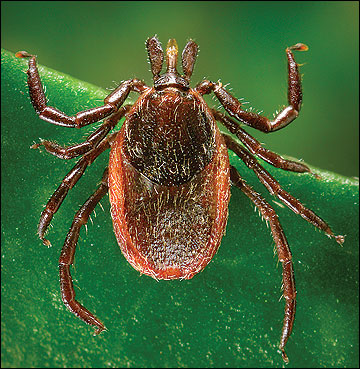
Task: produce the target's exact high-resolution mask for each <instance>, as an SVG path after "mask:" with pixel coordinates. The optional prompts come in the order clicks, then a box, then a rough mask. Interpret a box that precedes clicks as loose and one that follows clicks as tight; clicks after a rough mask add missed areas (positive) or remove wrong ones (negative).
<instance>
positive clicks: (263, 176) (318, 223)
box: [223, 134, 344, 245]
mask: <svg viewBox="0 0 360 369" xmlns="http://www.w3.org/2000/svg"><path fill="white" fill-rule="evenodd" d="M223 137H224V139H225V143H226V146H227V147H228V148H229V149H230V150H231V151H233V152H234V153H235V154H236V155H237V156H238V157H239V158H240V159H242V160H243V162H244V163H245V164H246V166H247V167H248V168H250V169H252V170H253V171H254V172H255V174H256V175H257V177H258V178H259V180H260V182H261V183H262V184H263V185H264V186H265V187H266V188H267V190H268V191H269V192H270V193H271V194H272V195H275V196H276V197H277V198H278V199H279V200H281V201H282V202H283V203H284V204H285V205H286V206H287V207H288V208H289V209H291V210H292V211H293V212H294V213H296V214H300V215H301V217H302V218H304V219H305V220H307V221H308V222H309V223H311V224H313V225H314V226H315V227H317V228H319V229H321V230H322V231H324V232H325V233H326V234H327V235H328V236H329V237H334V238H335V240H336V242H338V243H339V244H340V245H341V244H342V243H343V242H344V237H343V236H340V235H339V236H335V235H334V233H333V231H332V230H331V229H330V227H329V225H328V224H327V223H326V222H325V221H324V220H322V219H321V218H320V217H319V216H317V215H316V214H315V213H314V212H313V211H312V210H310V209H308V208H306V207H305V206H304V205H303V204H302V203H301V202H300V201H299V200H297V199H296V198H295V197H293V196H291V195H290V194H289V193H288V192H286V191H285V190H283V189H282V188H281V186H280V184H279V183H278V182H277V181H276V180H275V178H274V177H272V176H271V175H270V174H269V172H267V171H266V170H265V169H264V168H263V167H262V166H261V165H260V164H259V163H258V162H257V160H256V159H255V157H254V156H253V155H252V154H250V153H249V152H248V151H247V150H246V149H244V148H243V147H242V146H241V145H240V144H238V143H237V142H236V141H235V140H234V139H233V138H232V137H231V136H229V135H226V134H223Z"/></svg>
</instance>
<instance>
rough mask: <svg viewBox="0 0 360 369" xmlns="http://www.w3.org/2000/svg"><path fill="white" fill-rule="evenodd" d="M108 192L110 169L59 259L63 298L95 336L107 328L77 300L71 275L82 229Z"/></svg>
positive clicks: (77, 217) (78, 215) (81, 213)
mask: <svg viewBox="0 0 360 369" xmlns="http://www.w3.org/2000/svg"><path fill="white" fill-rule="evenodd" d="M107 192H108V168H106V169H105V172H104V174H103V177H102V180H101V184H100V186H99V188H98V189H97V190H96V191H95V193H94V194H93V195H91V196H90V197H89V198H88V200H87V201H86V202H85V203H84V205H83V206H82V207H81V208H80V210H79V211H78V212H77V213H76V215H75V218H74V221H73V223H72V225H71V228H70V230H69V233H68V235H67V237H66V239H65V243H64V246H63V248H62V250H61V254H60V259H59V270H60V288H61V297H62V300H63V302H64V304H65V306H66V307H67V308H68V309H69V310H70V311H71V312H72V313H73V314H75V315H76V316H77V317H79V318H80V319H81V320H83V321H84V322H85V323H87V324H90V325H93V326H95V327H97V329H96V330H95V334H99V333H100V332H101V331H103V330H105V329H106V328H105V326H104V325H103V323H101V321H100V320H99V319H98V318H96V317H95V316H94V315H93V314H92V313H91V312H90V311H89V310H87V309H86V308H85V307H84V306H82V305H81V304H80V303H79V302H77V301H76V300H75V291H74V287H73V282H72V277H71V274H70V265H72V264H73V262H74V255H75V249H76V245H77V241H78V238H79V234H80V229H81V227H82V226H83V225H84V224H86V223H87V221H88V219H89V215H90V214H91V212H92V211H93V210H94V208H95V206H96V205H97V204H98V202H99V201H100V200H101V199H102V198H103V197H104V196H105V195H106V193H107Z"/></svg>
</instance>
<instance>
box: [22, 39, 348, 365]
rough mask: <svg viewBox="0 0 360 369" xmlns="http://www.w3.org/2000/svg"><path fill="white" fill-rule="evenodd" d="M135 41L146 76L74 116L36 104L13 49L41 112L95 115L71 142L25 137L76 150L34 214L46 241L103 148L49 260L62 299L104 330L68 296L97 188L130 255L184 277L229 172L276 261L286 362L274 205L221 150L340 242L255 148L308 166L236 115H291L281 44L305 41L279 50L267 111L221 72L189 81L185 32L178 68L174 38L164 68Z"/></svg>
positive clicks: (283, 119)
mask: <svg viewBox="0 0 360 369" xmlns="http://www.w3.org/2000/svg"><path fill="white" fill-rule="evenodd" d="M146 47H147V51H148V55H149V59H150V64H151V71H152V74H153V79H154V85H153V86H152V87H149V86H147V85H146V84H145V83H144V82H142V81H139V80H137V79H132V80H128V81H125V82H123V83H121V84H120V86H119V87H118V88H116V89H115V90H114V91H113V92H112V93H111V94H110V95H109V96H107V97H106V98H105V99H104V105H102V106H100V107H98V108H93V109H89V110H86V111H83V112H80V113H77V114H76V115H74V116H68V115H66V114H65V113H63V112H61V111H59V110H57V109H55V108H53V107H50V106H48V105H47V101H46V97H45V94H44V91H43V88H42V85H41V81H40V76H39V74H38V71H37V66H36V57H35V56H33V55H31V54H28V53H27V52H25V51H21V52H18V53H17V54H16V56H17V57H27V58H30V59H29V69H28V72H27V74H28V86H29V93H30V98H31V102H32V104H33V106H34V109H35V111H36V112H37V114H38V115H39V117H40V118H41V119H43V120H45V121H47V122H49V123H52V124H56V125H61V126H64V127H69V128H74V127H77V128H81V127H83V126H86V125H88V124H91V123H94V122H97V121H100V120H103V123H102V125H101V126H100V127H99V128H98V129H97V130H96V131H95V132H94V133H92V134H91V135H90V136H89V137H88V138H87V139H86V141H84V142H82V143H80V144H77V145H73V146H68V147H61V146H59V145H57V144H56V143H54V142H51V141H41V142H40V143H39V144H35V145H33V146H32V147H33V148H38V147H39V146H44V147H45V149H46V150H47V151H48V152H50V153H51V154H53V155H56V156H58V157H59V158H62V159H71V158H74V157H80V159H79V160H78V162H77V163H76V165H75V166H74V167H73V168H72V170H71V171H70V172H69V173H68V174H67V175H66V176H65V177H64V179H63V180H62V182H61V184H60V186H59V187H58V188H57V190H56V191H55V192H54V194H53V195H52V197H51V198H50V200H49V201H48V203H47V205H46V207H45V209H44V211H43V212H42V214H41V217H40V222H39V227H38V234H39V237H40V238H41V239H42V240H43V243H44V244H45V245H47V246H49V245H50V242H49V241H48V240H47V239H46V238H45V233H46V230H47V228H48V226H49V224H50V222H51V220H52V217H53V215H54V214H55V213H56V211H57V210H58V208H59V207H60V205H61V203H62V202H63V200H64V199H65V197H66V195H67V194H68V192H69V190H70V189H71V188H72V187H73V186H74V185H75V184H76V183H77V181H78V180H79V179H80V177H81V176H82V174H83V173H84V171H85V170H86V168H87V166H88V165H89V164H91V163H92V162H93V161H94V160H95V159H96V158H97V157H98V156H99V155H100V154H101V153H103V152H104V151H105V150H107V149H110V148H111V152H110V160H109V166H108V168H106V169H105V171H104V175H103V178H102V181H101V184H100V185H99V187H98V189H97V190H96V191H95V192H94V193H93V194H92V195H91V196H90V197H89V198H88V200H87V201H86V202H85V203H84V204H83V206H82V207H81V208H80V209H79V211H78V212H77V213H76V215H75V217H74V221H73V223H72V225H71V227H70V230H69V232H68V235H67V237H66V239H65V242H64V246H63V248H62V251H61V255H60V259H59V271H60V285H61V295H62V299H63V302H64V304H65V305H66V307H67V308H68V309H69V310H70V311H71V312H72V313H74V314H75V315H76V316H78V317H79V318H80V319H81V320H83V321H84V322H85V323H87V324H90V325H93V326H94V327H95V329H96V333H100V332H101V331H103V330H104V329H106V328H105V326H104V325H103V323H102V322H101V321H100V320H99V319H98V318H97V317H96V316H94V315H93V314H92V313H91V312H90V311H89V310H87V309H86V308H85V307H84V306H82V305H81V304H80V303H79V302H78V301H77V300H76V298H75V291H74V288H73V283H72V277H71V274H70V266H71V265H72V264H73V261H74V254H75V249H76V245H77V241H78V238H79V233H80V229H81V227H82V226H83V225H84V224H86V222H87V220H88V218H89V215H90V214H91V212H92V211H93V209H94V208H95V206H96V205H97V203H98V202H99V201H100V200H101V198H102V197H104V196H105V195H106V193H107V192H109V197H110V203H111V216H112V219H113V225H114V232H115V235H116V238H117V241H118V243H119V246H120V248H121V250H122V253H123V254H124V256H125V257H126V259H127V260H128V261H129V263H130V264H131V265H132V266H133V267H134V268H135V269H136V270H138V271H140V272H141V273H143V274H146V275H149V276H151V277H153V278H155V279H179V278H180V279H190V278H192V277H193V276H194V275H195V274H197V273H198V272H200V271H201V270H202V269H204V268H205V266H206V265H207V264H208V263H209V262H210V260H211V259H212V258H213V256H214V254H215V253H216V251H217V250H218V248H219V246H220V243H221V240H222V237H223V234H224V231H225V227H226V221H227V216H228V203H229V197H230V183H231V184H233V185H234V186H236V187H238V188H239V189H240V190H241V191H242V192H243V193H244V194H245V195H246V196H247V197H248V198H249V199H250V200H251V201H252V202H253V204H254V205H255V206H256V207H257V208H258V209H259V211H260V213H261V214H262V216H263V217H264V218H265V220H266V221H267V222H268V223H269V225H270V228H271V233H272V236H273V239H274V241H275V245H276V250H277V255H278V258H279V261H280V262H281V265H282V275H283V296H284V300H285V313H284V321H283V328H282V333H281V338H280V345H279V348H280V350H281V353H282V357H283V359H284V361H285V362H288V357H287V355H286V353H285V345H286V343H287V341H288V338H289V337H290V334H291V331H292V327H293V323H294V318H295V306H296V289H295V278H294V270H293V262H292V255H291V251H290V248H289V245H288V243H287V240H286V237H285V234H284V232H283V230H282V227H281V225H280V222H279V220H278V217H277V215H276V213H275V211H274V209H273V208H272V207H271V206H270V204H269V203H268V202H266V200H265V199H264V198H263V197H262V196H261V195H260V194H259V193H257V192H255V191H254V190H253V189H252V188H251V187H250V186H249V185H248V184H247V183H246V181H245V180H244V179H243V178H242V177H241V176H240V174H239V173H238V171H237V170H236V169H235V168H234V167H232V166H230V164H229V157H228V149H230V150H232V151H233V152H235V153H236V154H237V156H238V157H239V158H240V159H241V160H243V161H244V163H245V164H246V165H247V166H248V168H249V169H251V170H253V171H254V172H255V174H256V175H257V176H258V178H259V180H260V181H261V182H262V183H263V184H264V186H265V187H266V189H267V190H268V191H269V192H270V193H271V194H273V195H274V196H276V197H277V198H278V199H279V200H280V201H282V202H283V203H284V204H285V205H286V206H288V207H289V208H290V209H291V210H292V211H294V212H295V213H297V214H299V215H301V216H302V217H303V218H304V219H305V220H307V221H308V222H310V223H311V224H313V225H314V226H315V227H317V228H319V229H321V230H322V231H324V232H325V233H326V234H327V235H328V236H329V237H333V238H335V239H336V241H337V242H338V243H340V244H341V243H343V241H344V238H343V237H342V236H335V235H334V233H333V232H332V230H331V229H330V227H329V226H328V225H327V223H326V222H325V221H324V220H322V219H321V218H320V217H319V216H317V215H316V214H315V213H314V212H312V211H311V210H310V209H308V208H306V207H305V206H304V205H303V204H302V203H301V202H300V201H299V200H297V199H296V198H294V197H293V196H291V195H290V194H289V193H287V192H286V191H285V190H283V189H282V187H281V186H280V184H279V183H278V182H277V181H276V180H275V178H273V177H272V176H271V175H270V174H269V173H268V172H267V171H266V170H265V169H264V168H263V167H262V166H261V165H260V164H259V162H258V161H257V159H256V156H258V157H260V158H261V159H263V160H265V161H267V162H268V163H270V164H271V165H273V166H275V167H277V168H281V169H283V170H288V171H294V172H310V170H309V168H308V167H307V166H306V165H304V164H302V163H298V162H295V161H290V160H285V159H283V158H282V157H281V156H279V155H277V154H275V153H273V152H271V151H269V150H267V149H264V148H263V147H262V146H261V144H260V143H259V142H258V141H257V140H255V139H254V138H253V137H252V136H250V135H249V134H248V133H247V132H246V131H245V130H244V129H243V128H241V127H240V125H239V122H241V123H243V124H245V125H248V126H250V127H252V128H255V129H258V130H261V131H263V132H271V131H275V130H278V129H281V128H284V127H285V126H287V125H288V124H289V123H290V122H292V121H293V120H294V119H295V118H296V117H297V116H298V114H299V111H300V108H301V102H302V91H301V79H300V74H299V71H298V66H297V64H296V62H295V59H294V56H293V53H292V50H298V51H304V50H307V47H306V46H305V45H304V44H296V45H294V46H292V47H288V48H287V49H286V56H287V59H288V105H287V106H286V107H285V108H284V109H283V110H282V111H280V113H278V114H277V115H276V116H275V118H274V119H273V120H270V119H268V118H266V117H264V116H261V115H259V114H256V113H253V112H248V111H246V110H243V108H242V106H241V103H240V102H239V101H238V100H237V99H236V98H235V97H233V96H232V95H231V94H230V93H229V92H228V91H227V90H226V89H225V88H224V87H223V86H222V84H221V83H214V82H211V81H208V80H204V81H202V82H200V83H199V84H198V85H196V86H195V87H194V88H191V87H190V78H191V75H192V72H193V68H194V64H195V60H196V56H197V50H198V47H197V45H196V43H195V42H194V41H189V42H188V43H187V44H186V46H185V48H184V50H183V52H182V57H181V61H182V70H183V74H182V75H180V73H178V71H177V57H178V47H177V44H176V41H175V40H174V39H171V40H169V42H168V45H167V49H166V54H165V55H166V71H165V72H164V73H161V72H162V67H163V59H164V52H163V49H162V47H161V44H160V42H159V41H158V39H157V38H156V37H152V38H149V39H148V40H147V43H146ZM132 91H133V92H137V93H139V94H140V96H139V98H138V100H137V101H136V102H135V104H133V105H132V106H131V105H124V102H125V100H126V98H127V97H128V95H129V93H130V92H132ZM210 93H214V94H215V96H216V97H217V98H218V100H219V101H220V103H221V104H222V106H223V107H224V109H225V111H226V112H227V113H228V115H227V114H224V113H222V112H220V111H218V110H215V109H211V108H210V107H209V106H208V105H207V104H206V103H205V101H204V100H203V97H202V96H203V95H204V94H210ZM229 115H230V116H229ZM123 117H125V118H126V119H125V122H124V124H123V126H122V128H121V129H120V131H116V132H113V133H110V131H111V130H112V129H113V128H114V127H115V126H116V124H117V123H118V122H119V121H120V119H121V118H123ZM217 122H219V123H221V124H222V125H224V126H225V127H226V128H227V129H228V130H229V131H230V132H231V133H233V134H234V135H236V137H237V138H238V139H239V140H240V141H241V144H240V143H239V142H238V141H236V140H235V139H234V138H232V137H231V136H229V135H227V134H223V133H220V131H219V129H218V126H217ZM240 227H246V225H239V228H240ZM240 232H241V230H240ZM239 252H240V251H239ZM239 288H241V286H239Z"/></svg>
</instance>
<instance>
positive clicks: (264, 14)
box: [1, 1, 359, 176]
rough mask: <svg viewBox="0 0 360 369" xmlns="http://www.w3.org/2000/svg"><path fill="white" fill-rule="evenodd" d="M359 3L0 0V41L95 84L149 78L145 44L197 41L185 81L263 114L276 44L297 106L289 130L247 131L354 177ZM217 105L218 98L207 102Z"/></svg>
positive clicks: (272, 83)
mask: <svg viewBox="0 0 360 369" xmlns="http://www.w3.org/2000/svg"><path fill="white" fill-rule="evenodd" d="M358 10H359V8H358V2H346V1H342V2H332V1H329V2H296V1H291V2H283V1H282V2H233V1H230V2H227V1H222V2H206V1H204V2H203V1H201V2H176V1H172V2H161V1H160V2H36V1H31V2H6V1H5V2H2V33H1V36H2V39H1V43H2V47H3V48H5V49H7V50H9V51H12V52H16V51H18V50H27V51H29V52H31V53H34V54H37V55H38V60H39V63H40V64H43V65H46V66H48V67H51V68H53V69H56V70H58V71H61V72H64V73H68V74H70V75H72V76H74V77H76V78H79V79H80V80H83V81H87V82H91V83H93V84H95V85H97V86H100V87H103V88H113V87H115V86H116V85H117V84H118V83H119V82H120V81H122V80H125V79H129V78H132V77H138V78H140V79H144V80H145V81H146V82H147V83H148V84H150V83H151V74H150V73H149V65H148V63H147V55H146V52H145V45H144V43H145V40H146V39H147V38H148V37H149V36H153V35H155V34H157V35H158V37H159V39H160V41H161V42H162V43H163V47H164V48H165V47H166V43H167V40H168V39H169V38H176V39H177V41H178V44H179V48H180V49H182V48H183V47H184V45H185V43H186V41H187V40H188V39H189V38H192V39H194V40H195V41H196V42H197V43H198V44H199V46H200V53H199V57H198V60H197V63H196V66H195V72H194V75H193V78H192V83H193V86H194V85H195V84H196V83H197V82H199V81H200V80H201V79H203V78H204V77H205V78H209V79H211V80H214V81H217V80H218V79H221V81H222V82H223V83H224V84H227V83H230V85H229V88H231V89H232V92H233V94H234V95H235V96H236V97H238V98H244V101H248V102H249V104H246V105H245V106H246V107H253V108H255V109H257V110H263V111H264V114H265V115H267V116H269V117H271V116H272V114H273V113H274V112H275V110H276V109H279V108H280V106H281V105H282V104H286V92H287V86H286V58H285V53H284V49H285V47H286V46H290V45H292V44H294V43H297V42H303V43H306V44H308V45H309V48H310V49H309V51H308V52H306V53H296V58H297V61H298V63H300V64H304V66H303V67H302V68H301V73H302V74H303V75H304V79H303V90H304V100H303V101H304V103H303V109H302V111H301V114H300V116H299V117H298V118H297V120H296V121H295V122H293V123H292V125H291V126H289V127H287V128H286V129H283V130H281V131H278V132H275V133H272V134H268V135H266V134H262V133H259V132H255V131H254V130H252V129H249V131H250V133H252V134H254V135H255V136H256V137H257V138H258V139H259V140H260V141H261V142H264V143H265V144H266V147H267V148H269V149H271V150H273V151H275V152H279V153H282V154H287V155H290V156H293V157H296V158H302V159H304V160H305V161H306V162H308V163H310V164H312V165H315V166H317V167H320V168H323V169H327V170H330V171H335V172H337V173H339V174H343V175H347V176H357V175H358V139H359V137H358V99H359V95H358V93H359V92H358V78H359V77H358V76H359V75H358V61H359V59H358V57H359V53H358V51H359V50H358V40H359V38H358ZM208 101H209V102H210V103H211V104H213V105H215V106H217V105H219V104H218V102H217V101H215V100H214V101H213V100H211V99H209V100H208Z"/></svg>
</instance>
